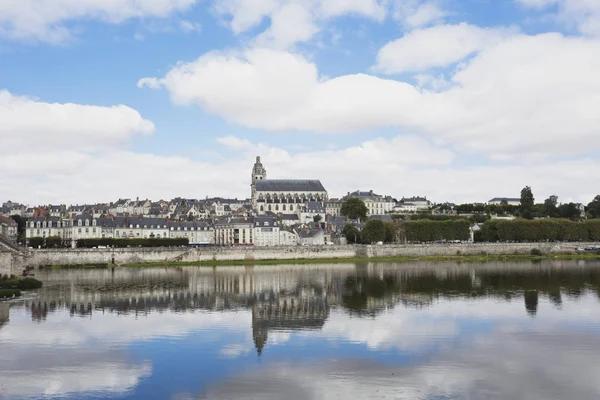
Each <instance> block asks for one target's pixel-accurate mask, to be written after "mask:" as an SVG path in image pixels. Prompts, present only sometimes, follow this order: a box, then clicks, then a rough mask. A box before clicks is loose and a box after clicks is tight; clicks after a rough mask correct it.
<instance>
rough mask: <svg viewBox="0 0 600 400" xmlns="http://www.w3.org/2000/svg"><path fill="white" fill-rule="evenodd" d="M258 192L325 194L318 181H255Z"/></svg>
mask: <svg viewBox="0 0 600 400" xmlns="http://www.w3.org/2000/svg"><path fill="white" fill-rule="evenodd" d="M256 190H257V191H259V192H325V191H326V190H325V188H324V187H323V184H321V181H319V180H291V179H265V180H259V181H256Z"/></svg>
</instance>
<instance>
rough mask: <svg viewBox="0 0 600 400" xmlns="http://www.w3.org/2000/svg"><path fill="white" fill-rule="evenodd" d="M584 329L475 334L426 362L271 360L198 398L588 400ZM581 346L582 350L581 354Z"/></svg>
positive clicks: (594, 363) (590, 363)
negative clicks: (306, 361)
mask: <svg viewBox="0 0 600 400" xmlns="http://www.w3.org/2000/svg"><path fill="white" fill-rule="evenodd" d="M598 346H600V336H598V335H596V334H587V333H573V332H564V331H559V332H553V333H545V334H541V333H535V332H526V333H525V332H521V333H506V332H495V333H493V334H491V335H489V336H480V337H476V338H475V340H473V341H465V342H462V343H461V344H460V345H458V346H456V347H453V348H449V349H446V350H443V351H442V352H441V353H440V354H439V355H438V356H436V357H435V358H431V359H428V360H426V362H427V364H423V365H418V364H417V365H409V366H404V367H391V366H389V365H383V364H379V363H376V362H370V361H358V360H333V361H332V360H327V361H324V362H321V363H319V364H313V363H310V364H295V365H294V364H288V363H281V364H273V365H270V366H269V367H268V368H266V369H264V370H258V371H257V370H253V371H250V372H248V373H246V374H242V375H241V376H235V377H231V378H230V379H228V380H227V381H224V382H221V383H219V384H217V385H215V386H213V387H210V388H208V389H207V391H206V392H205V393H203V394H202V396H201V398H203V399H223V398H235V399H257V398H260V399H276V398H286V399H290V400H294V399H340V398H360V399H369V398H395V399H431V398H456V399H463V398H464V399H467V398H469V399H484V398H485V399H525V398H526V399H530V400H553V399H556V400H558V399H561V400H562V399H565V398H572V399H594V398H600V383H599V382H598V380H597V377H598V376H600V356H599V355H598V353H597V352H594V351H589V349H597V348H598ZM586 350H587V351H586Z"/></svg>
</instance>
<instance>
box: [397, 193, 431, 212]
mask: <svg viewBox="0 0 600 400" xmlns="http://www.w3.org/2000/svg"><path fill="white" fill-rule="evenodd" d="M400 203H408V204H413V205H415V206H416V207H417V211H425V210H428V209H429V207H430V206H431V202H430V201H429V200H427V197H419V196H414V197H403V198H402V200H401V201H400Z"/></svg>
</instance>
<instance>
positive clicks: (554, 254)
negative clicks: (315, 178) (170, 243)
mask: <svg viewBox="0 0 600 400" xmlns="http://www.w3.org/2000/svg"><path fill="white" fill-rule="evenodd" d="M595 247H600V244H598V243H447V244H409V245H373V246H370V245H347V246H288V247H241V246H240V247H237V246H231V247H218V246H212V247H205V248H187V247H166V248H141V247H138V248H122V249H112V248H109V249H52V250H50V249H48V250H31V251H29V252H28V253H27V255H24V256H20V255H19V256H14V255H12V256H11V257H10V258H4V259H2V254H0V266H2V265H4V266H5V267H4V268H5V270H6V271H9V272H3V273H6V274H15V275H19V274H20V273H21V272H22V271H23V270H24V269H25V268H32V267H33V268H63V267H73V268H81V267H86V266H92V267H96V268H99V267H101V268H104V267H106V266H109V265H113V264H116V265H119V266H156V265H158V266H165V265H169V266H215V265H274V264H284V263H285V264H314V263H348V262H367V261H374V262H407V261H464V262H468V261H476V262H484V261H509V260H535V259H540V257H541V258H543V257H549V258H554V259H557V258H562V259H595V258H600V257H597V255H596V254H590V253H589V252H579V251H577V249H578V248H595ZM9 256H10V255H9ZM0 272H1V271H0Z"/></svg>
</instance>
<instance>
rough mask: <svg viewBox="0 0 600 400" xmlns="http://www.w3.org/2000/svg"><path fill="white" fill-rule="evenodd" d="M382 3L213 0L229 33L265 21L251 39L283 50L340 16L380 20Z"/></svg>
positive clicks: (381, 0) (366, 0) (383, 13)
mask: <svg viewBox="0 0 600 400" xmlns="http://www.w3.org/2000/svg"><path fill="white" fill-rule="evenodd" d="M386 5H387V2H386V1H385V0H215V1H214V8H215V10H216V12H217V14H219V15H221V16H222V17H224V18H225V19H226V20H227V24H228V25H229V27H230V28H231V30H232V31H233V32H234V33H236V34H240V33H243V32H247V31H249V30H251V29H253V28H255V27H256V26H258V25H259V24H261V22H262V21H263V20H264V19H265V18H268V19H270V25H269V26H268V28H267V29H266V30H265V31H263V32H261V33H260V34H259V35H258V36H257V37H256V39H255V42H256V43H257V44H259V45H260V46H268V47H272V48H279V49H284V48H288V47H291V46H293V45H294V44H296V43H299V42H307V41H309V40H310V39H312V37H313V36H314V35H315V34H316V33H317V32H319V31H320V30H321V29H322V27H323V25H324V23H325V22H326V21H328V20H330V19H332V18H337V17H341V16H344V15H357V16H361V17H364V18H370V19H373V20H376V21H383V19H384V18H385V16H386V14H387V9H386Z"/></svg>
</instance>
